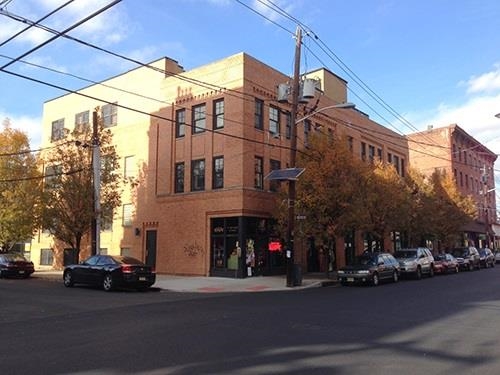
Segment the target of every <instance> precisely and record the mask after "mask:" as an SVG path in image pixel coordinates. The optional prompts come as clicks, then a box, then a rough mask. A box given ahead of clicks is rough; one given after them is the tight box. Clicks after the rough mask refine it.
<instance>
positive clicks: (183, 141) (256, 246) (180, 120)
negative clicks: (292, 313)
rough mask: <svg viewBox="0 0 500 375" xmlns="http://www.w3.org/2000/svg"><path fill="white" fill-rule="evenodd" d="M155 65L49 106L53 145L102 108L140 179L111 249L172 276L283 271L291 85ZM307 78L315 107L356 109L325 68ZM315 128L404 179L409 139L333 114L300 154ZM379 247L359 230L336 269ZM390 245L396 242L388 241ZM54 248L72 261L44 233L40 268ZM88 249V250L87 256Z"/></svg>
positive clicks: (254, 73) (254, 71)
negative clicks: (278, 173)
mask: <svg viewBox="0 0 500 375" xmlns="http://www.w3.org/2000/svg"><path fill="white" fill-rule="evenodd" d="M150 65H151V66H153V67H154V68H155V69H150V68H148V67H140V68H137V69H135V70H132V71H129V72H127V73H124V74H122V75H120V76H117V77H114V78H111V79H109V80H107V81H104V82H102V84H97V85H93V86H90V87H87V88H85V89H82V90H81V91H80V92H82V93H85V94H86V95H88V96H91V97H93V98H95V100H94V99H89V98H88V97H81V96H79V95H77V94H69V95H65V96H62V97H60V98H56V99H54V100H51V101H49V102H47V103H45V105H44V123H43V124H44V125H43V126H44V128H43V129H44V133H43V134H44V135H45V138H44V139H45V141H46V142H45V143H44V145H43V146H45V147H47V146H50V145H51V144H52V141H53V139H52V140H51V137H50V134H53V133H54V126H56V127H57V126H60V125H58V121H60V120H61V119H63V122H64V124H65V125H64V126H65V127H66V128H68V127H71V126H75V124H73V119H75V121H76V118H77V117H75V115H76V114H79V113H81V112H82V111H91V110H92V109H93V108H95V107H96V106H101V108H102V116H103V120H104V126H106V127H109V128H110V129H111V130H112V132H113V135H114V138H113V139H114V143H115V144H116V146H117V152H118V154H119V155H120V157H121V160H122V173H124V175H125V176H126V177H133V178H136V179H137V181H138V185H137V187H135V188H134V189H132V188H131V187H130V186H128V185H127V186H124V193H123V196H122V204H123V206H122V207H121V208H120V209H118V210H117V212H115V218H114V221H113V224H112V225H111V226H110V227H107V228H106V229H103V231H102V233H101V252H107V253H109V254H120V253H121V254H128V255H132V256H135V257H137V258H140V259H142V260H144V261H145V262H146V263H148V264H152V265H154V266H155V267H156V270H157V272H159V273H167V274H178V275H213V276H226V277H248V276H253V275H269V274H281V273H284V269H285V257H284V254H283V249H282V247H281V246H279V245H277V244H279V243H283V239H282V238H280V237H279V236H278V234H277V233H275V231H274V229H273V220H272V215H273V212H274V210H275V204H276V182H274V183H272V182H270V181H268V180H266V179H265V176H266V175H267V174H269V172H270V171H271V170H274V169H283V168H287V167H288V166H289V158H290V136H291V127H292V126H293V124H291V122H290V119H291V116H290V109H291V105H290V104H289V103H280V102H278V101H277V90H276V88H277V86H278V85H279V84H281V83H285V82H287V81H289V80H290V78H289V77H288V76H286V75H284V74H283V73H281V72H279V71H277V70H275V69H273V68H271V67H269V66H267V65H265V64H263V63H262V62H260V61H258V60H256V59H254V58H253V57H251V56H249V55H247V54H245V53H240V54H236V55H233V56H230V57H228V58H225V59H223V60H220V61H217V62H214V63H211V64H208V65H205V66H201V67H199V68H195V69H192V70H190V71H184V70H183V69H182V67H180V66H179V65H178V64H177V63H176V62H175V61H173V60H171V59H168V58H165V59H160V60H158V61H155V62H153V63H152V64H150ZM163 70H166V71H167V73H165V72H164V71H163ZM307 77H310V78H313V79H316V80H317V82H318V83H320V85H321V92H322V93H323V95H317V96H316V97H315V98H314V99H313V100H312V101H313V102H314V103H311V104H310V105H309V106H310V107H312V106H313V105H314V104H316V105H317V107H316V108H317V109H321V108H325V107H332V106H334V105H336V104H339V103H343V102H346V101H347V87H346V85H347V82H346V81H344V80H343V79H341V78H340V77H338V76H336V75H335V74H333V73H331V72H329V71H328V70H326V69H319V70H317V71H314V72H310V73H308V74H307ZM111 87H118V88H120V89H121V90H115V89H112V88H111ZM123 90H126V91H123ZM132 93H134V94H132ZM137 94H139V96H138V95H137ZM99 100H103V102H100V101H99ZM104 101H105V102H107V103H104ZM304 105H306V104H304ZM304 105H301V106H300V108H299V114H298V118H299V119H300V118H301V117H302V115H301V111H303V110H304ZM131 109H136V110H139V111H140V112H136V111H133V110H131ZM108 113H110V114H111V116H110V117H111V118H110V119H108V120H106V119H104V117H105V116H106V115H107V114H108ZM302 113H304V112H302ZM145 114H149V115H145ZM314 129H321V131H323V132H328V133H329V134H330V133H331V134H332V135H333V134H334V133H342V134H344V135H346V136H347V138H348V139H349V143H350V146H351V149H352V151H353V153H354V154H355V155H358V156H359V157H360V158H363V159H365V160H367V162H368V161H369V160H373V159H374V158H380V159H382V160H384V161H386V162H390V163H393V164H394V165H395V166H396V169H397V170H398V171H399V173H400V174H401V175H404V174H405V169H406V163H407V160H408V147H407V144H406V139H405V138H404V137H403V136H400V135H398V134H396V133H395V132H392V131H390V130H388V129H386V128H384V127H382V126H381V125H379V124H377V123H375V122H373V121H371V120H370V119H369V118H368V116H366V115H365V114H363V113H361V112H359V111H357V110H355V109H335V108H330V109H327V110H324V111H321V112H318V113H316V114H314V115H312V116H308V118H307V121H302V122H298V123H297V139H298V147H299V148H301V147H304V145H305V144H306V143H307V141H308V137H309V135H310V134H311V132H313V131H315V130H314ZM52 138H53V137H52ZM282 183H283V184H286V182H282ZM295 246H296V248H295V260H296V262H298V263H300V264H301V265H302V266H303V267H304V268H305V267H307V262H308V258H309V256H310V254H311V251H313V252H314V251H316V250H315V249H314V248H311V247H310V246H309V245H308V244H303V243H296V245H295ZM308 246H309V247H308ZM375 246H377V245H376V244H373V243H372V241H371V240H370V238H369V237H367V236H365V235H364V234H363V233H358V232H357V231H353V233H350V234H348V235H346V237H345V238H339V239H337V243H336V244H335V251H336V259H337V266H340V265H343V264H345V263H346V262H348V261H350V259H352V258H353V257H354V255H355V254H356V253H360V252H362V251H363V250H366V249H373V250H376V249H375V248H374V247H375ZM384 246H385V248H386V249H390V248H393V246H396V244H395V243H391V239H390V238H388V239H387V243H385V244H384ZM44 251H45V252H46V253H47V252H50V251H52V254H53V257H54V261H53V263H54V264H55V265H56V267H58V266H61V265H62V264H64V262H65V260H64V255H63V249H62V250H61V249H58V248H57V245H56V244H55V243H54V242H52V240H51V238H50V237H48V236H45V235H43V234H40V235H39V236H38V237H37V238H36V239H34V240H33V242H32V259H34V260H35V262H36V257H37V255H38V253H40V260H41V259H42V257H45V258H47V256H46V255H45V256H44V255H43V252H44ZM85 252H87V254H88V252H89V250H88V248H87V249H82V256H85V254H86V253H85ZM45 258H44V259H45ZM47 266H48V265H47ZM249 268H250V269H249Z"/></svg>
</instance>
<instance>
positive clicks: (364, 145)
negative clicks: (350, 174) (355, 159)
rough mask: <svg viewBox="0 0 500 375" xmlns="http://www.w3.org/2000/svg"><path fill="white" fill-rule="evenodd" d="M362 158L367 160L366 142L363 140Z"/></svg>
mask: <svg viewBox="0 0 500 375" xmlns="http://www.w3.org/2000/svg"><path fill="white" fill-rule="evenodd" d="M361 160H366V143H365V142H361Z"/></svg>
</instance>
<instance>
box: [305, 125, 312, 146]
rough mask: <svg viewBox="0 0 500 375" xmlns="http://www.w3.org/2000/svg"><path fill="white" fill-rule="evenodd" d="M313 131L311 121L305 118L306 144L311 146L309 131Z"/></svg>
mask: <svg viewBox="0 0 500 375" xmlns="http://www.w3.org/2000/svg"><path fill="white" fill-rule="evenodd" d="M310 132H311V121H310V120H304V146H305V147H309V133H310Z"/></svg>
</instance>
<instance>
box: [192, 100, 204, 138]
mask: <svg viewBox="0 0 500 375" xmlns="http://www.w3.org/2000/svg"><path fill="white" fill-rule="evenodd" d="M192 123H193V124H192V125H193V133H203V132H204V131H205V126H206V105H205V104H199V105H195V106H193V121H192Z"/></svg>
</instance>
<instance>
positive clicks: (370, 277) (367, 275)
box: [337, 252, 399, 286]
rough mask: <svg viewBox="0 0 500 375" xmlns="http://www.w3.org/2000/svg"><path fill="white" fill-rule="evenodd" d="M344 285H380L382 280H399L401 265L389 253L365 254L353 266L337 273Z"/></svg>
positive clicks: (343, 268) (341, 269)
mask: <svg viewBox="0 0 500 375" xmlns="http://www.w3.org/2000/svg"><path fill="white" fill-rule="evenodd" d="M337 275H338V279H339V281H340V283H341V284H342V285H347V284H355V283H363V284H368V283H370V284H372V285H374V286H377V285H379V283H380V281H381V280H384V279H389V280H392V281H393V282H397V281H398V280H399V263H398V261H397V260H396V259H395V258H394V257H393V256H392V255H391V254H389V253H369V252H366V253H363V254H362V255H360V256H358V257H357V258H356V262H355V264H353V265H350V266H345V267H342V268H340V269H339V270H338V272H337Z"/></svg>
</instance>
